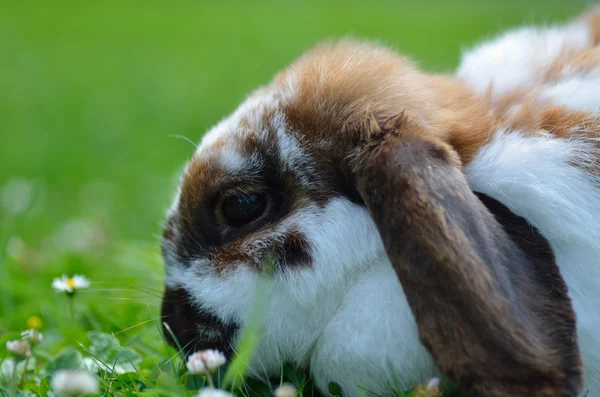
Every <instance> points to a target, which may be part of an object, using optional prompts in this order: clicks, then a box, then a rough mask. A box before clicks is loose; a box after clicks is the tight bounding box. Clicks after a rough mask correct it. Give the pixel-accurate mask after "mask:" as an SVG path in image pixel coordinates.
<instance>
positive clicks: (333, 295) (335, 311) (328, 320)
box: [167, 197, 435, 395]
mask: <svg viewBox="0 0 600 397" xmlns="http://www.w3.org/2000/svg"><path fill="white" fill-rule="evenodd" d="M287 222H289V223H290V225H288V226H290V227H294V228H297V229H298V230H300V231H301V232H302V233H303V234H304V235H305V236H306V239H307V241H308V243H309V244H310V246H311V263H310V264H309V265H307V266H304V267H302V266H300V267H292V268H290V267H288V268H285V269H283V270H282V271H281V272H279V273H277V274H276V275H275V277H274V278H273V279H271V280H270V281H269V283H270V284H271V285H270V288H268V290H269V293H270V297H269V306H268V309H267V310H266V313H265V319H264V338H263V339H262V341H261V343H260V344H259V346H258V348H257V352H256V354H255V356H254V359H253V361H252V365H251V373H252V374H253V375H254V376H256V377H260V378H266V377H270V376H279V374H280V368H281V363H282V361H283V362H289V363H292V364H295V365H297V366H299V367H310V370H311V373H312V375H313V378H314V380H315V382H316V383H317V386H318V387H319V389H321V390H322V391H325V390H327V385H328V383H329V382H331V381H335V382H337V383H339V384H340V385H341V386H342V387H343V389H344V392H345V395H356V393H357V391H358V389H359V388H360V387H366V388H367V389H369V390H371V391H373V392H377V393H383V392H385V390H389V386H388V385H393V386H395V387H398V388H410V387H412V386H414V385H415V382H421V381H424V380H426V379H427V378H428V377H431V376H432V375H434V373H435V369H434V366H433V364H432V361H431V358H430V357H429V355H428V353H427V352H426V350H425V348H424V347H423V346H422V345H421V344H420V343H419V340H418V334H417V327H416V325H415V321H414V318H413V315H412V313H411V311H410V308H409V306H408V303H407V302H406V298H405V297H404V294H403V292H402V288H401V286H400V283H399V281H398V279H397V277H396V275H395V273H394V270H393V268H392V266H391V264H390V263H389V261H388V259H387V256H386V255H385V251H384V248H383V244H382V242H381V239H380V237H379V233H378V231H377V229H376V227H375V225H374V223H373V220H372V219H371V217H370V215H369V213H368V212H367V210H366V209H365V208H364V207H363V206H361V205H358V204H355V203H352V202H351V201H350V200H348V199H345V198H341V197H340V198H336V199H333V200H331V201H329V202H328V203H327V204H325V205H324V206H314V207H307V208H304V209H303V210H302V211H301V212H299V213H297V214H296V215H295V216H294V219H288V220H287ZM204 262H206V260H198V261H197V263H195V264H193V265H192V266H186V267H183V266H176V265H174V264H171V265H170V266H168V268H167V285H168V287H169V288H183V289H184V290H186V291H187V293H188V294H189V296H190V297H191V300H192V301H193V303H194V304H195V305H196V306H197V307H198V309H200V310H201V311H207V312H210V313H212V314H214V315H215V316H216V317H217V318H218V320H219V321H220V322H222V323H223V324H236V325H240V326H241V327H240V329H243V326H244V325H245V324H247V323H248V321H249V318H248V317H249V315H250V313H251V312H252V307H251V306H252V302H254V297H255V294H256V291H257V289H261V290H264V288H263V287H264V285H263V284H261V276H260V274H259V272H257V271H256V270H254V269H253V268H252V267H250V266H236V267H232V268H231V269H230V270H228V271H227V272H226V273H220V274H217V273H215V272H212V271H210V264H209V263H208V262H207V263H204ZM239 336H240V332H237V333H236V335H235V336H234V337H233V338H232V340H231V343H232V345H234V346H235V344H236V343H237V341H238V339H239Z"/></svg>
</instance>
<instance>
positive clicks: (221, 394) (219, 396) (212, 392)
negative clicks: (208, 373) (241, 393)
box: [196, 387, 233, 397]
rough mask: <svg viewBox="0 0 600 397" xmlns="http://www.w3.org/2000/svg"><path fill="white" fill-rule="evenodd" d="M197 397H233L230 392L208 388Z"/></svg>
mask: <svg viewBox="0 0 600 397" xmlns="http://www.w3.org/2000/svg"><path fill="white" fill-rule="evenodd" d="M196 397H233V394H231V393H229V392H228V391H225V390H221V389H215V388H212V387H207V388H205V389H202V390H200V392H199V393H198V395H197V396H196Z"/></svg>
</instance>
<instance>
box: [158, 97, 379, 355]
mask: <svg viewBox="0 0 600 397" xmlns="http://www.w3.org/2000/svg"><path fill="white" fill-rule="evenodd" d="M277 94H278V93H277V92H276V91H273V90H270V89H263V90H261V91H258V92H257V93H255V94H254V95H253V96H251V97H250V98H249V99H248V100H247V101H246V102H245V103H244V104H243V105H242V106H241V108H240V110H238V111H237V112H236V113H234V114H233V115H232V116H231V117H229V118H227V119H226V120H224V121H223V122H221V123H220V124H219V125H217V126H216V127H215V128H214V129H213V130H211V131H210V132H209V133H208V134H207V135H206V136H205V138H204V140H203V141H202V143H201V145H200V146H199V148H198V150H197V152H196V154H195V155H194V157H193V159H192V160H191V161H190V162H189V164H188V165H187V167H186V169H185V171H184V173H183V176H182V182H181V188H180V191H179V193H178V194H177V197H176V200H175V202H174V204H173V207H172V209H171V210H170V212H169V215H168V220H167V226H166V229H165V232H164V239H163V254H164V258H165V262H166V271H167V279H166V281H167V294H166V297H165V306H164V308H165V309H164V310H165V313H164V315H165V316H166V317H165V321H166V322H167V323H168V324H170V326H171V328H172V331H173V333H174V334H175V336H176V337H177V338H178V339H179V343H180V344H182V345H185V344H187V343H190V342H191V341H192V339H194V343H195V344H196V345H197V346H195V347H214V346H215V345H216V346H217V347H220V348H222V349H225V350H227V351H228V350H230V349H229V346H228V344H229V343H233V342H234V340H233V339H234V338H235V336H236V330H237V328H238V327H239V326H242V325H244V324H245V323H246V320H247V316H248V314H249V312H250V309H251V304H252V302H253V297H254V294H255V293H256V287H257V283H258V280H259V278H260V276H261V275H263V274H267V275H268V276H273V279H274V281H275V285H274V288H275V291H273V293H274V294H276V295H277V294H282V295H285V298H283V296H281V297H279V298H277V297H275V298H274V299H275V300H279V301H282V302H280V305H279V306H278V307H272V310H273V313H272V315H273V316H281V318H284V317H286V316H294V315H297V313H293V312H292V313H289V312H286V311H287V310H292V308H291V302H292V301H293V302H294V303H295V304H298V305H302V306H303V309H304V310H310V311H313V310H316V309H317V308H316V307H315V306H314V305H326V304H327V300H328V299H331V302H330V303H331V305H332V306H335V305H336V304H338V303H339V301H338V298H339V297H338V298H334V297H333V296H329V295H330V294H332V295H333V294H335V293H338V294H340V293H342V292H343V289H344V285H345V283H346V281H345V279H346V278H348V277H349V274H350V273H351V272H352V271H355V270H357V269H358V268H360V267H361V266H367V264H368V263H369V261H373V260H376V259H378V258H379V259H381V258H382V257H384V256H385V254H384V250H383V246H382V244H381V241H380V239H379V237H378V234H377V230H376V228H375V226H374V224H373V222H372V220H371V218H370V216H369V215H368V213H367V211H366V209H365V208H364V206H362V205H361V204H360V198H359V197H358V196H357V195H356V192H354V191H353V189H352V187H351V186H352V185H351V184H350V183H348V181H347V180H346V174H345V173H344V171H343V170H341V169H339V168H338V164H336V163H335V162H333V161H332V159H331V158H328V157H327V156H319V155H318V154H316V153H315V152H314V151H312V150H311V148H310V147H307V145H306V144H305V140H304V139H305V138H304V136H303V134H302V132H301V131H299V130H298V129H296V128H295V127H294V126H292V125H291V124H290V122H289V118H288V116H287V115H286V114H285V112H284V111H283V110H282V108H281V98H278V96H277ZM330 144H331V143H330ZM336 289H337V290H338V291H337V292H336V291H335V290H336ZM286 301H287V302H286ZM184 302H187V303H186V304H183V303H184ZM281 303H283V304H284V305H283V306H282V305H281ZM192 307H193V310H192ZM329 309H331V310H333V309H332V308H329ZM293 310H297V309H293ZM319 310H321V311H322V310H324V308H320V309H319ZM194 313H202V314H194ZM315 313H316V312H315ZM330 314H331V313H330ZM319 321H324V319H320V320H319Z"/></svg>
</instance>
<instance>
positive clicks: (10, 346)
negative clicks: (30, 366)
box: [6, 340, 31, 358]
mask: <svg viewBox="0 0 600 397" xmlns="http://www.w3.org/2000/svg"><path fill="white" fill-rule="evenodd" d="M6 350H8V351H9V352H10V353H11V354H12V355H13V356H15V357H17V358H27V357H30V356H31V344H30V343H29V342H28V341H26V340H9V341H8V342H6Z"/></svg>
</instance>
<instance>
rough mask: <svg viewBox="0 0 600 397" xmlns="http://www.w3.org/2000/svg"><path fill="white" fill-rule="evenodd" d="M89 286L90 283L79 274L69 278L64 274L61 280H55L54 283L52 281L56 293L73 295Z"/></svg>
mask: <svg viewBox="0 0 600 397" xmlns="http://www.w3.org/2000/svg"><path fill="white" fill-rule="evenodd" d="M89 286H90V281H89V280H88V279H87V278H85V277H84V276H80V275H78V274H76V275H74V276H73V277H67V276H66V275H64V274H63V276H62V277H61V278H55V279H54V281H52V288H54V289H55V290H56V292H66V293H67V294H73V293H75V291H77V290H79V289H83V288H87V287H89Z"/></svg>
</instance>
